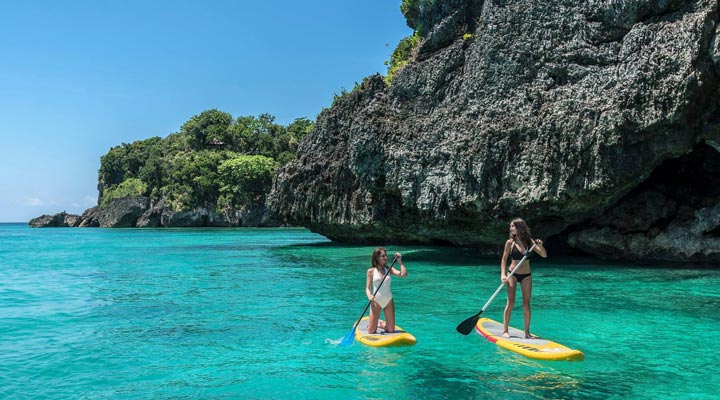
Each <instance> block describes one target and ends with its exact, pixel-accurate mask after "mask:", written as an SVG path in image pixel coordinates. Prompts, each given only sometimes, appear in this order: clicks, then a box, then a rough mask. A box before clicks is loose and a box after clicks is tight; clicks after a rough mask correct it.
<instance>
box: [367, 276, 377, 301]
mask: <svg viewBox="0 0 720 400" xmlns="http://www.w3.org/2000/svg"><path fill="white" fill-rule="evenodd" d="M365 275H366V279H365V296H367V298H368V300H370V301H373V300H374V298H375V296H373V286H372V281H373V269H372V268H370V269H368V270H367V273H366V274H365Z"/></svg>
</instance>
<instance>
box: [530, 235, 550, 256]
mask: <svg viewBox="0 0 720 400" xmlns="http://www.w3.org/2000/svg"><path fill="white" fill-rule="evenodd" d="M532 242H533V244H535V245H536V246H535V252H536V253H538V254H540V257H542V258H545V257H547V250H545V247H544V246H543V241H542V240H540V239H535V240H533V241H532Z"/></svg>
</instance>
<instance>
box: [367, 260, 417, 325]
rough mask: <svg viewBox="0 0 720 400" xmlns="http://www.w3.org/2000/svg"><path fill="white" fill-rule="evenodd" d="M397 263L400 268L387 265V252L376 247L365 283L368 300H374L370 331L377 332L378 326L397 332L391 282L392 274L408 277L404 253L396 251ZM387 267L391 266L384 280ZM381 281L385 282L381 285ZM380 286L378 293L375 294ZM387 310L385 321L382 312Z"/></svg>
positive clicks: (371, 310)
mask: <svg viewBox="0 0 720 400" xmlns="http://www.w3.org/2000/svg"><path fill="white" fill-rule="evenodd" d="M395 257H396V258H397V263H398V265H399V266H400V269H399V270H398V269H397V268H390V267H385V266H386V265H387V253H386V252H385V249H384V248H382V247H378V248H377V249H375V251H374V252H373V255H372V267H370V268H369V269H368V270H367V274H366V275H367V279H366V284H365V295H367V298H368V300H370V301H372V304H371V305H370V320H369V321H368V333H375V332H376V331H377V328H378V326H379V327H380V328H381V329H385V332H388V333H392V332H395V302H394V301H393V298H392V290H391V288H390V284H391V282H392V276H393V275H395V276H399V277H401V278H405V277H407V270H406V269H405V264H403V262H402V255H401V254H400V253H395ZM386 268H390V273H389V274H388V276H387V278H385V281H384V282H383V280H382V279H383V277H384V276H385V273H386V272H387V271H388V270H387V269H386ZM380 282H383V283H382V285H380ZM378 286H380V290H378V292H377V294H375V295H374V296H373V294H374V293H375V291H376V290H377V288H378ZM382 311H384V312H385V322H384V323H383V321H380V313H381V312H382Z"/></svg>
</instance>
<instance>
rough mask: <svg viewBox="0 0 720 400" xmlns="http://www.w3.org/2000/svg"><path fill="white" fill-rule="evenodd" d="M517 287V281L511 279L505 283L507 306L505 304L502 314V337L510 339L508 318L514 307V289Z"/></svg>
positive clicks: (513, 278)
mask: <svg viewBox="0 0 720 400" xmlns="http://www.w3.org/2000/svg"><path fill="white" fill-rule="evenodd" d="M516 287H517V279H515V277H514V276H513V277H511V278H510V279H508V281H507V304H505V313H504V314H503V334H502V335H503V337H510V334H509V333H508V327H509V325H510V316H511V315H512V309H513V307H515V288H516Z"/></svg>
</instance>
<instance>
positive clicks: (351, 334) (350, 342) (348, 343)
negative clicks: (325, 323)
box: [340, 256, 397, 347]
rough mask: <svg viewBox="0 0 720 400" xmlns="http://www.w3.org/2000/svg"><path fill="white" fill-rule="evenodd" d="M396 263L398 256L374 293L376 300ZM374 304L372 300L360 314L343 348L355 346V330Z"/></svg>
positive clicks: (343, 341)
mask: <svg viewBox="0 0 720 400" xmlns="http://www.w3.org/2000/svg"><path fill="white" fill-rule="evenodd" d="M396 261H397V256H395V258H394V259H393V262H392V264H390V268H388V270H387V272H386V273H385V275H383V278H382V280H381V281H380V284H379V285H378V287H377V289H375V293H373V298H375V295H376V294H377V292H378V290H380V287H381V286H382V285H383V283H384V282H385V278H387V276H388V274H389V273H390V271H392V268H393V266H395V262H396ZM372 302H373V301H372V300H370V301H369V302H368V304H367V306H365V309H364V310H363V312H362V314H360V318H358V320H357V322H355V325H353V327H352V329H350V332H348V333H347V335H345V337H344V338H343V340H342V341H341V342H340V346H342V347H346V346H350V345H351V344H353V343H354V342H355V330H356V329H357V326H358V324H359V323H360V320H361V319H362V317H363V316H364V315H365V313H366V312H367V310H368V308H370V304H372Z"/></svg>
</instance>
